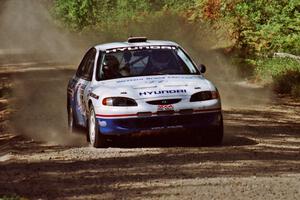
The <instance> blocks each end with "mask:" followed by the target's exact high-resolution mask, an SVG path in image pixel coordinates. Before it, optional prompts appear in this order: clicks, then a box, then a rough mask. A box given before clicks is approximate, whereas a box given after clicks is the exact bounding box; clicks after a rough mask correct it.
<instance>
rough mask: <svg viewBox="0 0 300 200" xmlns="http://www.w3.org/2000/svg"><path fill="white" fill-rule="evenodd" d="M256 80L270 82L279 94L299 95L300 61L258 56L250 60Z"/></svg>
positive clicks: (297, 96)
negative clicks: (253, 66)
mask: <svg viewBox="0 0 300 200" xmlns="http://www.w3.org/2000/svg"><path fill="white" fill-rule="evenodd" d="M252 64H254V65H255V71H254V74H255V77H256V79H257V80H259V81H261V82H263V83H265V84H271V85H272V86H273V88H274V90H275V91H276V92H277V93H279V94H290V95H292V96H293V97H296V98H299V97H300V62H299V61H297V60H294V59H291V58H259V59H257V60H255V61H252Z"/></svg>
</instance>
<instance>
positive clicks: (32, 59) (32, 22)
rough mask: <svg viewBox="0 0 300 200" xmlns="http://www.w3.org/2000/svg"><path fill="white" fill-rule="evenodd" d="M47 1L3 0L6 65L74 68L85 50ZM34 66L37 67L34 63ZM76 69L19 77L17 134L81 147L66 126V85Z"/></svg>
mask: <svg viewBox="0 0 300 200" xmlns="http://www.w3.org/2000/svg"><path fill="white" fill-rule="evenodd" d="M48 3H49V1H47V0H1V2H0V30H1V31H0V40H1V43H0V67H1V66H7V64H9V66H11V67H19V68H21V67H23V64H24V63H29V66H27V67H31V68H33V69H35V68H36V69H43V68H46V67H48V66H49V65H50V64H49V63H52V64H51V66H53V65H54V64H53V63H58V64H59V65H64V64H65V63H68V64H70V63H71V64H74V69H75V67H76V65H77V63H78V62H79V60H80V55H81V54H82V53H83V51H84V44H83V42H82V41H79V39H80V38H79V37H77V36H76V35H73V34H71V33H69V32H67V31H64V30H62V29H60V28H58V27H57V26H56V25H55V23H54V22H53V19H52V17H51V15H50V13H49V9H48V7H47V6H48ZM30 63H32V64H30ZM72 73H73V71H67V70H64V71H63V70H59V71H58V70H56V71H53V70H52V71H51V70H48V71H37V72H26V73H15V74H13V75H12V76H11V77H12V81H13V82H14V87H13V96H14V98H13V102H12V104H13V105H12V106H13V107H14V110H15V112H14V114H13V119H12V124H13V127H14V128H15V130H16V133H17V134H22V135H25V136H28V137H30V138H32V139H34V140H38V141H46V142H49V143H51V144H81V142H82V141H83V142H84V140H83V139H82V137H79V136H76V135H70V134H69V133H68V132H67V127H66V120H67V118H66V108H65V105H66V85H67V81H68V79H69V78H70V77H71V76H72V75H71V74H72Z"/></svg>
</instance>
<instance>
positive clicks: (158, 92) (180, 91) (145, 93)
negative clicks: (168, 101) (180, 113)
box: [139, 89, 187, 96]
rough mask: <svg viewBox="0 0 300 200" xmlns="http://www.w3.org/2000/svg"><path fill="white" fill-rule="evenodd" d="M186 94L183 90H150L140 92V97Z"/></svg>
mask: <svg viewBox="0 0 300 200" xmlns="http://www.w3.org/2000/svg"><path fill="white" fill-rule="evenodd" d="M184 93H187V92H186V90H185V89H175V90H152V91H144V92H140V93H139V94H140V96H150V95H158V94H184Z"/></svg>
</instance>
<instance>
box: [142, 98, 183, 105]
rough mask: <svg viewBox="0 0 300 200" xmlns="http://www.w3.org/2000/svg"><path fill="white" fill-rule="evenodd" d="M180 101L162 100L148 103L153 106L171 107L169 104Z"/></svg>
mask: <svg viewBox="0 0 300 200" xmlns="http://www.w3.org/2000/svg"><path fill="white" fill-rule="evenodd" d="M180 101H181V99H160V100H154V101H147V103H148V104H151V105H169V104H175V103H178V102H180Z"/></svg>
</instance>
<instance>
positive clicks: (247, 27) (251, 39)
mask: <svg viewBox="0 0 300 200" xmlns="http://www.w3.org/2000/svg"><path fill="white" fill-rule="evenodd" d="M224 2H225V3H223V5H222V7H221V13H222V14H223V18H224V19H226V20H228V21H229V22H231V24H232V26H231V28H232V30H231V35H232V36H233V39H234V40H235V41H234V42H235V46H236V47H237V48H239V49H241V50H242V51H244V52H245V53H246V54H248V55H249V54H270V53H273V52H289V53H294V54H300V1H299V0H282V1H272V0H254V1H241V0H228V1H224ZM223 18H222V20H223Z"/></svg>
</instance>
